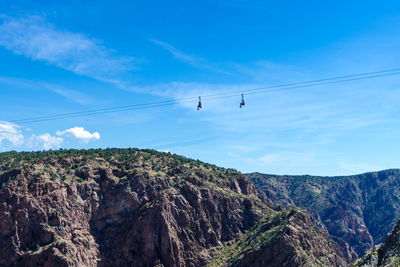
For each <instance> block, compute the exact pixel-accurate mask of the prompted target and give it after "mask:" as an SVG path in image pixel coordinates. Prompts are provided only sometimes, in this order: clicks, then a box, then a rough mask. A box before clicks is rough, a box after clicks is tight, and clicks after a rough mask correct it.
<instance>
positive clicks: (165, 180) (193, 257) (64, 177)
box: [0, 149, 352, 266]
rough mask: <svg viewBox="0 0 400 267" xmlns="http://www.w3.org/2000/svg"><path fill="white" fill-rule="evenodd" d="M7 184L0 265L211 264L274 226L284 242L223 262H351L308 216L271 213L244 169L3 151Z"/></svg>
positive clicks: (118, 153) (2, 194) (135, 153)
mask: <svg viewBox="0 0 400 267" xmlns="http://www.w3.org/2000/svg"><path fill="white" fill-rule="evenodd" d="M0 185H1V188H0V266H204V265H206V264H210V263H212V262H213V261H214V260H215V259H217V258H220V257H221V255H222V254H221V251H222V250H223V249H224V248H228V247H230V246H231V245H232V244H235V243H236V242H238V241H240V240H245V239H243V238H252V239H254V238H256V236H258V234H257V235H254V233H260V234H261V236H270V234H269V233H270V232H271V231H272V232H274V231H275V230H274V229H277V228H276V227H277V226H275V225H279V231H278V232H277V233H279V234H278V235H276V237H274V238H270V239H269V238H265V239H260V240H258V241H257V242H256V244H258V245H257V246H253V247H251V249H246V247H242V248H241V251H242V252H243V253H242V254H241V255H240V257H236V256H234V257H227V258H224V259H225V260H226V261H223V262H221V264H225V265H230V264H234V265H238V266H244V264H247V262H248V261H253V260H252V259H254V258H255V255H256V254H254V253H259V254H257V255H258V256H257V258H259V259H260V261H263V258H265V261H268V262H271V264H272V265H271V266H274V265H273V264H278V263H277V262H274V259H275V256H273V257H272V261H271V254H270V253H269V252H268V251H269V250H268V248H269V247H275V246H276V245H275V244H276V243H270V242H278V243H277V244H280V245H279V246H281V247H283V248H292V250H288V251H286V249H285V251H286V254H285V256H283V255H281V257H280V258H279V262H280V261H281V259H283V258H284V259H285V264H288V266H294V265H295V264H297V262H298V261H299V260H300V258H299V257H301V256H299V255H302V254H305V255H311V256H310V260H312V261H313V262H322V263H327V264H328V263H329V264H332V265H336V264H339V265H342V264H343V263H344V262H345V261H346V260H348V259H350V258H351V257H352V255H351V251H346V249H343V246H339V245H338V244H337V243H336V242H335V241H334V240H332V239H329V236H327V235H326V234H324V232H323V230H316V228H315V227H314V226H312V221H311V220H310V219H309V217H307V215H306V213H301V212H300V213H296V214H302V215H296V214H292V215H290V214H286V213H283V212H276V211H273V210H272V209H270V208H268V207H267V206H266V205H265V204H263V202H262V201H261V200H260V199H259V198H258V197H257V195H256V194H255V192H256V190H255V187H254V185H253V184H252V183H250V181H249V179H248V178H247V177H246V176H244V175H242V174H240V173H239V172H237V171H235V170H231V169H222V168H218V167H216V166H214V165H210V164H205V163H202V162H199V161H194V160H189V159H186V158H184V157H181V156H177V155H171V154H169V153H160V152H157V151H151V150H136V149H107V150H81V151H78V150H68V151H64V150H60V151H48V152H38V153H14V152H9V153H1V154H0ZM293 218H294V219H293ZM305 226H309V227H310V228H306V227H305ZM313 229H314V230H313ZM308 230H309V231H310V232H309V231H308ZM312 231H314V232H312ZM252 233H253V234H252ZM314 235H315V236H316V237H318V236H323V238H319V237H318V238H314V239H313V238H312V237H313V236H314ZM279 238H280V239H279ZM256 239H257V238H256ZM277 240H278V241H277ZM318 240H321V243H317V241H318ZM296 247H299V249H295V248H296ZM321 247H326V249H325V250H324V253H322V254H321V253H318V252H316V251H317V250H318V249H319V248H321ZM257 251H258V252H257ZM298 251H300V252H298ZM271 253H278V252H277V251H275V252H271ZM299 253H300V254H299ZM335 255H336V256H335ZM228 258H229V259H232V261H231V262H228ZM277 259H278V258H277ZM310 262H311V261H310ZM275 266H278V265H275Z"/></svg>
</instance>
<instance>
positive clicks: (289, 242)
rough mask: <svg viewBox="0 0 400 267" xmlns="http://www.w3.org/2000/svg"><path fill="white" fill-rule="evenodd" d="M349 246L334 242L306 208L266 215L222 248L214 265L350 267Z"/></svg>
mask: <svg viewBox="0 0 400 267" xmlns="http://www.w3.org/2000/svg"><path fill="white" fill-rule="evenodd" d="M355 257H356V254H355V252H354V251H353V250H352V249H351V248H350V247H349V246H348V245H344V246H341V245H339V244H338V243H336V242H335V241H333V240H332V239H331V238H330V236H329V235H328V234H327V232H325V231H324V230H322V229H320V228H318V227H316V225H315V224H314V220H313V219H312V218H311V216H310V215H309V214H308V213H307V212H305V211H304V210H301V209H298V208H293V209H290V210H287V211H285V212H279V213H277V214H275V215H274V216H273V217H270V216H266V217H264V218H263V219H262V220H260V221H259V222H258V223H257V224H256V225H255V226H254V227H253V228H252V229H251V230H250V231H248V232H247V233H246V234H244V235H243V236H242V237H241V238H240V239H239V240H238V241H237V242H235V243H233V244H232V245H230V246H226V247H224V248H223V249H222V252H221V253H220V254H219V255H218V256H217V257H215V259H214V260H213V262H211V264H209V265H210V266H237V267H239V266H240V267H245V266H253V267H262V266H270V267H274V266H276V267H280V266H347V263H348V262H351V261H352V260H353V259H355Z"/></svg>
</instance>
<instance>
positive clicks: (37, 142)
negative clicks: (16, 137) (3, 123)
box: [26, 133, 64, 150]
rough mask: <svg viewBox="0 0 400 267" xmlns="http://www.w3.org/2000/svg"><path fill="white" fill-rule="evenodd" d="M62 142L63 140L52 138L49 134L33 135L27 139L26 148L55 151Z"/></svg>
mask: <svg viewBox="0 0 400 267" xmlns="http://www.w3.org/2000/svg"><path fill="white" fill-rule="evenodd" d="M63 141H64V139H63V138H61V137H56V136H52V135H50V134H49V133H45V134H41V135H35V134H34V135H32V136H31V137H29V139H28V141H27V144H26V146H27V147H29V148H32V149H45V150H48V149H56V148H59V147H60V146H61V144H62V143H63Z"/></svg>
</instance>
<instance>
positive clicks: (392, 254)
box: [354, 221, 400, 267]
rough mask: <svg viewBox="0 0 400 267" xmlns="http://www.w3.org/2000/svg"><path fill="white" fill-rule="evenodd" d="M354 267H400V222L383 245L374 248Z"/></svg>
mask: <svg viewBox="0 0 400 267" xmlns="http://www.w3.org/2000/svg"><path fill="white" fill-rule="evenodd" d="M354 266H359V267H375V266H377V267H378V266H388V267H389V266H390V267H398V266H400V221H399V223H398V224H397V225H396V227H395V228H394V229H393V231H392V232H391V233H390V234H389V235H388V236H387V237H386V239H385V241H384V242H383V243H382V244H380V245H378V246H375V247H374V248H372V249H371V250H370V251H369V252H368V253H366V255H364V256H363V257H362V258H361V259H360V260H358V261H357V262H355V263H354Z"/></svg>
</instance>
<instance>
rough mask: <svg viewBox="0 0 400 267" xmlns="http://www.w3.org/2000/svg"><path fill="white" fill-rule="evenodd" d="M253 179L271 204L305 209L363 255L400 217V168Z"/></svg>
mask: <svg viewBox="0 0 400 267" xmlns="http://www.w3.org/2000/svg"><path fill="white" fill-rule="evenodd" d="M249 177H250V178H251V180H252V181H253V182H254V184H255V185H256V186H257V188H258V189H259V190H260V191H261V192H262V193H263V194H265V196H264V199H265V200H266V201H268V202H269V203H270V205H275V206H283V207H290V206H294V205H295V206H298V207H302V208H305V209H306V210H308V211H309V212H310V213H311V214H312V215H313V217H314V218H315V219H316V220H318V221H319V222H320V225H321V226H322V227H326V229H327V230H328V232H329V233H330V234H331V235H332V236H334V237H336V238H339V239H341V240H344V241H346V242H347V243H348V244H349V245H350V246H351V247H353V248H354V249H355V251H356V252H357V253H358V255H359V256H362V255H363V254H364V252H365V251H367V250H368V249H370V248H371V247H372V246H373V245H374V244H379V243H381V242H382V241H383V240H384V239H385V237H386V235H387V234H388V233H389V232H390V231H391V230H392V229H393V227H394V226H395V225H396V222H397V220H398V219H399V218H400V170H386V171H381V172H373V173H366V174H361V175H354V176H347V177H346V176H344V177H315V176H276V175H267V174H260V173H252V174H249Z"/></svg>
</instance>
